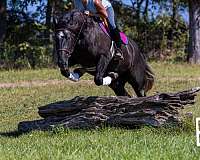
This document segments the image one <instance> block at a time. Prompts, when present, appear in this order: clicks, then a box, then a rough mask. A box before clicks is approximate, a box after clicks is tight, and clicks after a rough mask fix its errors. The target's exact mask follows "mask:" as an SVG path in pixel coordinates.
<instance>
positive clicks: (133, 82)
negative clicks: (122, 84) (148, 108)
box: [128, 78, 146, 97]
mask: <svg viewBox="0 0 200 160" xmlns="http://www.w3.org/2000/svg"><path fill="white" fill-rule="evenodd" d="M128 83H129V84H130V85H131V86H132V87H133V89H134V91H135V93H136V95H137V96H138V97H145V96H146V93H145V91H144V89H143V88H142V87H141V86H140V85H139V84H138V83H137V81H136V80H134V79H133V78H130V79H129V81H128Z"/></svg>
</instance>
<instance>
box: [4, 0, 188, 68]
mask: <svg viewBox="0 0 200 160" xmlns="http://www.w3.org/2000/svg"><path fill="white" fill-rule="evenodd" d="M2 2H3V1H2ZM111 2H112V4H113V7H114V9H115V12H116V19H117V24H118V26H119V28H120V29H121V30H123V31H124V32H126V33H127V34H128V35H129V36H130V37H131V38H133V39H134V40H135V41H136V43H137V44H138V45H139V47H140V49H141V50H142V52H143V53H145V55H146V56H147V57H149V58H151V59H156V60H157V59H159V60H173V61H177V60H182V61H183V60H185V59H186V56H187V46H188V40H189V38H188V37H189V36H188V33H189V32H188V31H189V29H188V21H187V18H186V16H184V14H183V13H188V3H187V1H186V0H130V1H126V3H124V2H125V1H122V0H111ZM5 4H7V5H5ZM1 6H2V3H0V16H4V22H6V23H7V27H6V31H4V33H0V44H1V46H0V52H1V55H0V67H1V68H8V67H12V68H16V67H17V68H18V67H19V68H21V67H30V68H35V67H44V66H48V65H52V57H53V56H52V52H53V38H52V37H53V34H52V31H53V26H52V17H53V15H54V14H60V13H62V12H65V11H69V10H70V9H71V8H72V6H73V5H72V1H71V0H60V1H57V0H47V1H44V0H7V1H6V0H4V6H6V9H5V10H4V11H3V12H1V9H2V7H1ZM30 8H32V9H30ZM5 15H6V16H5ZM5 17H6V19H5ZM0 24H3V23H0ZM5 33H6V34H5ZM1 35H2V37H1ZM5 35H6V37H5ZM1 39H4V41H1Z"/></svg>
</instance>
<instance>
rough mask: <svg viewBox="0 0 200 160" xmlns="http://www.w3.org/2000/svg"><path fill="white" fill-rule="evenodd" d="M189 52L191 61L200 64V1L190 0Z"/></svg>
mask: <svg viewBox="0 0 200 160" xmlns="http://www.w3.org/2000/svg"><path fill="white" fill-rule="evenodd" d="M189 17H190V26H189V53H188V61H189V62H190V63H195V64H200V1H199V0H189Z"/></svg>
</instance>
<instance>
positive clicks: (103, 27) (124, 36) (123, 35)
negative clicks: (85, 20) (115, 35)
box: [99, 23, 128, 45]
mask: <svg viewBox="0 0 200 160" xmlns="http://www.w3.org/2000/svg"><path fill="white" fill-rule="evenodd" d="M99 26H100V28H101V29H102V31H103V32H104V33H105V34H106V35H107V36H109V37H110V34H109V31H108V30H107V29H106V27H105V26H104V24H103V23H99ZM120 37H121V41H122V42H123V43H124V44H125V45H127V44H128V37H127V36H126V34H125V33H123V32H120ZM110 38H111V37H110Z"/></svg>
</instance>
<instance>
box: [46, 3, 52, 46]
mask: <svg viewBox="0 0 200 160" xmlns="http://www.w3.org/2000/svg"><path fill="white" fill-rule="evenodd" d="M52 10H53V8H52V0H48V2H47V9H46V27H47V29H46V32H45V38H47V41H46V42H47V43H49V41H50V29H51V17H52Z"/></svg>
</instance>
